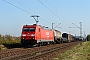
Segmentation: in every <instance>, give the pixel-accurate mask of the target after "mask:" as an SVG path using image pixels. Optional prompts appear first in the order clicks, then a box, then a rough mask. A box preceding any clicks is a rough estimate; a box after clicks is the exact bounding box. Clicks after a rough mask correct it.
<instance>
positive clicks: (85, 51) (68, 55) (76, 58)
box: [53, 41, 90, 60]
mask: <svg viewBox="0 0 90 60" xmlns="http://www.w3.org/2000/svg"><path fill="white" fill-rule="evenodd" d="M53 60H90V41H88V42H83V43H82V45H80V44H79V45H77V46H76V47H74V48H73V49H71V50H67V51H66V52H65V53H62V54H59V56H58V57H57V58H54V59H53Z"/></svg>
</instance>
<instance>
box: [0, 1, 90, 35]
mask: <svg viewBox="0 0 90 60" xmlns="http://www.w3.org/2000/svg"><path fill="white" fill-rule="evenodd" d="M5 1H7V2H10V3H11V4H13V5H14V6H13V5H11V4H9V3H7V2H5ZM39 1H41V2H42V3H43V4H44V5H45V6H46V7H47V8H48V9H47V8H46V7H45V6H44V5H43V4H41V3H40V2H39ZM15 6H17V7H19V8H21V9H23V10H24V11H23V10H21V9H19V8H17V7H15ZM25 11H27V12H29V13H27V12H25ZM51 11H52V12H53V13H52V12H51ZM31 15H39V16H40V17H39V23H38V24H39V25H42V26H48V27H49V28H51V23H55V24H54V27H55V26H57V25H58V24H59V23H61V24H60V25H59V26H58V27H61V28H55V29H58V30H59V31H61V32H62V33H63V32H67V33H71V34H73V35H75V34H76V35H80V29H79V28H69V27H75V26H74V25H73V24H72V23H74V24H75V25H77V26H80V24H79V22H82V29H83V30H82V33H83V32H84V31H85V33H86V34H90V27H89V23H90V20H89V19H90V0H0V34H3V35H5V34H10V35H12V36H20V35H21V29H22V26H23V25H24V24H33V23H35V21H34V19H33V18H31V17H30V16H31Z"/></svg>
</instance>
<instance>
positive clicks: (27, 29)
mask: <svg viewBox="0 0 90 60" xmlns="http://www.w3.org/2000/svg"><path fill="white" fill-rule="evenodd" d="M23 31H25V32H34V31H35V28H24V29H23Z"/></svg>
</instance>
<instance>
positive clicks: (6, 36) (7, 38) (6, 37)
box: [0, 34, 20, 40]
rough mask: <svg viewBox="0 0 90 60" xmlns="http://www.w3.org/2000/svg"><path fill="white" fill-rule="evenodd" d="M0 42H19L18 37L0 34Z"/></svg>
mask: <svg viewBox="0 0 90 60" xmlns="http://www.w3.org/2000/svg"><path fill="white" fill-rule="evenodd" d="M0 40H20V36H19V37H16V36H11V35H10V34H5V35H1V34H0Z"/></svg>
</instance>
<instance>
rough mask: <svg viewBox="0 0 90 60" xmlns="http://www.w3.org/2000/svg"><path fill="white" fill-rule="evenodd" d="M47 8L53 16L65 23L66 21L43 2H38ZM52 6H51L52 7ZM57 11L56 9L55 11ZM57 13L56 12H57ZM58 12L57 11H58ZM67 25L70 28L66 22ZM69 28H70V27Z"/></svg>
mask: <svg viewBox="0 0 90 60" xmlns="http://www.w3.org/2000/svg"><path fill="white" fill-rule="evenodd" d="M38 1H39V2H40V3H41V4H42V5H43V6H44V7H45V8H47V9H48V10H49V11H50V12H51V13H52V14H54V15H55V16H56V17H57V18H58V19H59V20H61V21H62V22H64V20H62V19H61V18H60V17H59V16H58V15H57V14H55V13H54V12H53V11H52V10H51V9H50V8H48V7H47V6H46V5H45V4H44V3H43V2H42V1H40V0H38ZM50 6H51V5H50ZM54 10H55V9H54ZM55 11H56V10H55ZM56 12H57V11H56ZM64 23H65V24H66V26H68V24H67V23H66V22H64ZM68 27H69V26H68Z"/></svg>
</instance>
